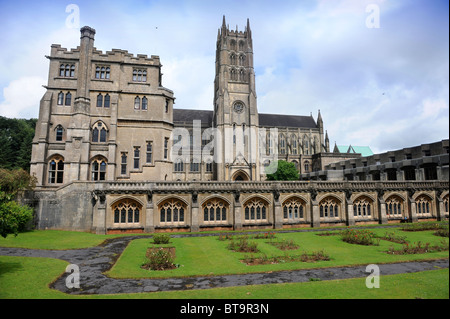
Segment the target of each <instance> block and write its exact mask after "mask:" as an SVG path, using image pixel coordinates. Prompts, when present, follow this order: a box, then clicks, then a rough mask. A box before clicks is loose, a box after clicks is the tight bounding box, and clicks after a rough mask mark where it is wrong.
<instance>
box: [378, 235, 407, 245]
mask: <svg viewBox="0 0 450 319" xmlns="http://www.w3.org/2000/svg"><path fill="white" fill-rule="evenodd" d="M380 239H383V240H387V241H391V242H394V243H397V244H406V243H407V242H408V241H407V240H406V236H400V235H396V234H395V233H394V232H392V233H389V232H386V233H385V234H384V236H383V237H380Z"/></svg>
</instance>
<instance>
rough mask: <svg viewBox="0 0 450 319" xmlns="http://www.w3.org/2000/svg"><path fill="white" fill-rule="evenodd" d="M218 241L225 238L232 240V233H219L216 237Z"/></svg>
mask: <svg viewBox="0 0 450 319" xmlns="http://www.w3.org/2000/svg"><path fill="white" fill-rule="evenodd" d="M218 239H219V240H220V241H225V240H232V239H233V235H230V234H225V235H219V238H218Z"/></svg>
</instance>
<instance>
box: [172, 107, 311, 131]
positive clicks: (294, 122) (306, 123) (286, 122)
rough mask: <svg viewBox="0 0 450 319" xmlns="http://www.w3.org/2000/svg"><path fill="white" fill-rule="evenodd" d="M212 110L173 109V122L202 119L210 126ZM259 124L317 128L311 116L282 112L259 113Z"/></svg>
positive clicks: (188, 121) (179, 122)
mask: <svg viewBox="0 0 450 319" xmlns="http://www.w3.org/2000/svg"><path fill="white" fill-rule="evenodd" d="M213 113H214V112H213V111H205V110H188V109H173V122H174V124H182V123H183V122H186V123H192V121H193V120H200V121H202V125H208V126H211V124H212V118H213ZM259 126H266V127H301V128H317V126H316V121H314V119H313V118H312V116H300V115H282V114H264V113H260V114H259Z"/></svg>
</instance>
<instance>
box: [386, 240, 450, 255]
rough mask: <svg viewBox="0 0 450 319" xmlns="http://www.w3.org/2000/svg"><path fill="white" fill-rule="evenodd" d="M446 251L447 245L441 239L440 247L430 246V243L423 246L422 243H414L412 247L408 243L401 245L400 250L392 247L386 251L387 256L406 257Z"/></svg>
mask: <svg viewBox="0 0 450 319" xmlns="http://www.w3.org/2000/svg"><path fill="white" fill-rule="evenodd" d="M445 250H448V243H447V242H446V241H445V240H444V239H442V241H441V244H440V245H434V246H431V245H430V243H425V244H423V243H422V242H420V241H419V242H417V243H414V245H410V244H409V243H405V244H403V246H402V248H400V249H395V248H394V247H392V246H391V247H389V250H388V251H387V253H388V254H392V255H406V254H423V253H431V252H436V251H445Z"/></svg>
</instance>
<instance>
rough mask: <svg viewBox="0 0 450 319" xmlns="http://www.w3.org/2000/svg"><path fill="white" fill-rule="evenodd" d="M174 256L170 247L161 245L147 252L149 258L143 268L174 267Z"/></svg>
mask: <svg viewBox="0 0 450 319" xmlns="http://www.w3.org/2000/svg"><path fill="white" fill-rule="evenodd" d="M173 260H174V258H173V256H172V254H171V253H170V251H169V250H168V249H164V248H163V247H159V248H157V249H153V250H152V251H150V252H149V253H148V254H147V260H146V261H145V262H144V263H143V265H142V268H144V269H151V270H166V269H173V268H175V265H174V263H173Z"/></svg>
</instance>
